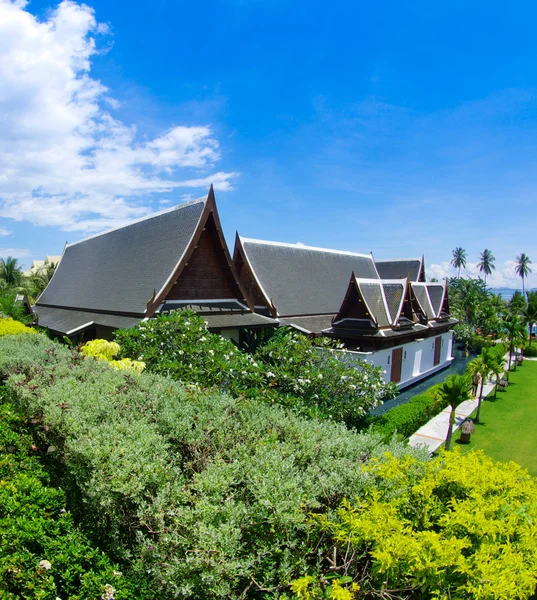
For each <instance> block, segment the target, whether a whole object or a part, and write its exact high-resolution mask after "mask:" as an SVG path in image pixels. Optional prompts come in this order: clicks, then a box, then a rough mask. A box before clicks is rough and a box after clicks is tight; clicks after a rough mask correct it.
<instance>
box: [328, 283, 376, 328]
mask: <svg viewBox="0 0 537 600" xmlns="http://www.w3.org/2000/svg"><path fill="white" fill-rule="evenodd" d="M345 318H354V319H370V320H371V321H372V322H373V323H375V325H377V327H378V323H377V320H376V319H375V317H374V316H373V313H372V312H371V310H370V309H369V306H368V305H367V302H366V301H365V299H364V297H363V295H362V292H361V290H360V286H359V285H358V283H357V281H356V275H355V274H354V271H353V273H352V275H351V280H350V281H349V285H348V286H347V291H346V293H345V298H344V299H343V302H342V303H341V307H340V309H339V311H338V313H337V315H336V316H335V317H334V319H333V322H334V321H341V320H342V319H345Z"/></svg>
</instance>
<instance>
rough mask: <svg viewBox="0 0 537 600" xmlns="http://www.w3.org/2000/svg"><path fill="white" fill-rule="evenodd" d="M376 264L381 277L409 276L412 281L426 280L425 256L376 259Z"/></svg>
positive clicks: (397, 277) (398, 277)
mask: <svg viewBox="0 0 537 600" xmlns="http://www.w3.org/2000/svg"><path fill="white" fill-rule="evenodd" d="M375 265H376V267H377V271H378V273H379V276H380V278H381V279H403V278H406V277H408V279H409V280H410V281H425V270H424V266H423V257H421V258H393V259H390V260H375Z"/></svg>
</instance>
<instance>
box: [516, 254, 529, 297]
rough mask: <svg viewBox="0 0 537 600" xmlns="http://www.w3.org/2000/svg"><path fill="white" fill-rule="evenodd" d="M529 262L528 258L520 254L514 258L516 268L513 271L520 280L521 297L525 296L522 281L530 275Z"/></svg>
mask: <svg viewBox="0 0 537 600" xmlns="http://www.w3.org/2000/svg"><path fill="white" fill-rule="evenodd" d="M530 265H531V260H530V257H529V256H528V255H527V254H526V253H525V252H522V254H520V255H519V256H517V257H516V266H515V271H516V274H517V275H518V276H519V277H521V278H522V295H523V296H524V295H525V290H524V279H525V278H526V277H527V276H528V275H529V274H530V273H531V267H530Z"/></svg>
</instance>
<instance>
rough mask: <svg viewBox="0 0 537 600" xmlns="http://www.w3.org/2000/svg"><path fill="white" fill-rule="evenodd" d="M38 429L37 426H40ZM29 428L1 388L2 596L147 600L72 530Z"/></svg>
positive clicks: (14, 599) (59, 493)
mask: <svg viewBox="0 0 537 600" xmlns="http://www.w3.org/2000/svg"><path fill="white" fill-rule="evenodd" d="M36 426H37V425H36ZM27 428H28V424H27V423H26V421H25V420H24V419H22V418H21V417H20V416H19V415H18V414H16V412H15V411H14V410H13V407H12V406H11V405H10V404H9V403H7V402H6V400H5V398H4V389H3V388H0V457H1V458H0V597H1V598H3V599H4V600H18V599H21V598H28V599H32V600H35V599H39V600H54V599H55V598H70V599H71V600H86V599H88V598H95V599H96V600H97V599H98V598H101V596H102V595H104V594H105V593H106V591H107V590H108V591H110V590H113V591H114V597H115V598H116V600H119V599H120V598H124V599H125V600H127V599H130V598H134V597H136V598H143V597H145V596H144V595H143V594H144V592H143V590H142V589H141V588H140V587H138V586H135V585H134V584H133V582H130V581H129V579H128V578H126V577H125V576H124V575H123V574H122V573H120V572H119V570H118V567H117V566H115V565H113V564H112V563H111V562H110V561H109V560H108V559H107V558H106V556H105V555H104V554H102V553H101V552H99V551H97V550H96V549H95V548H93V547H92V546H91V545H90V543H89V542H88V540H87V539H86V538H85V537H84V536H83V535H82V534H81V533H80V532H79V531H77V529H76V528H75V527H74V524H73V519H72V516H71V514H70V513H69V512H67V511H66V505H65V497H64V494H63V492H62V491H60V490H59V489H55V488H54V487H51V485H50V481H49V477H48V476H47V474H46V473H45V472H44V470H43V468H42V467H41V465H40V463H39V460H38V458H37V456H38V454H39V453H40V451H43V452H46V447H44V448H42V449H40V448H38V447H36V446H35V445H34V444H33V440H32V438H31V437H30V436H29V435H28V433H26V430H27Z"/></svg>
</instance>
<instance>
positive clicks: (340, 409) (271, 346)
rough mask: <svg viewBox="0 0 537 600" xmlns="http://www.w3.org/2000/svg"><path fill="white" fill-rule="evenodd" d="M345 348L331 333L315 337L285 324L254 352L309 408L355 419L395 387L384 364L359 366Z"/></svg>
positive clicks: (275, 381) (277, 382)
mask: <svg viewBox="0 0 537 600" xmlns="http://www.w3.org/2000/svg"><path fill="white" fill-rule="evenodd" d="M342 348H343V346H342V345H341V344H337V343H336V342H334V341H333V340H329V339H328V338H319V339H316V340H315V342H313V341H312V340H311V339H310V338H308V337H306V336H304V335H302V334H301V333H298V332H296V331H293V330H292V329H284V328H282V329H280V330H279V331H278V332H276V334H275V335H274V336H273V337H272V338H271V339H270V341H269V342H268V343H267V344H266V345H265V346H262V347H261V348H259V350H258V351H257V353H256V356H255V358H256V360H257V361H258V363H260V364H263V365H265V369H266V370H265V377H266V379H267V381H269V382H270V385H271V386H272V387H273V388H274V389H276V390H278V391H280V392H282V393H283V394H290V395H292V396H294V397H295V398H297V399H299V401H300V403H301V404H302V405H303V406H304V407H305V408H306V409H308V412H310V413H311V414H313V415H315V416H321V417H325V418H331V419H335V420H338V421H339V420H342V421H345V422H346V423H348V424H356V423H357V422H360V421H361V420H362V419H363V418H364V417H365V415H366V413H367V411H368V410H369V409H371V408H373V407H375V406H377V405H378V404H380V402H382V400H383V399H385V398H389V397H393V396H395V393H396V387H395V385H394V384H392V383H385V382H384V381H383V378H382V368H381V367H375V366H374V365H372V364H371V363H367V362H361V363H360V367H359V368H356V367H355V366H351V365H349V364H347V362H346V361H345V360H344V355H343V354H342V353H341V352H340V351H341V349H342Z"/></svg>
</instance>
